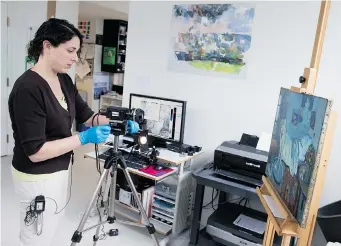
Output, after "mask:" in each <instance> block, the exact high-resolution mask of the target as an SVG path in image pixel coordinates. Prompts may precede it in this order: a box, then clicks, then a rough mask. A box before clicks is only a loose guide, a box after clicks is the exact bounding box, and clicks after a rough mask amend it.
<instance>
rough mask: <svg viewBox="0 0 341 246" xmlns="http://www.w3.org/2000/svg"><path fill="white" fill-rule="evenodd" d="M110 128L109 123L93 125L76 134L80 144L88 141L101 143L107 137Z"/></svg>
mask: <svg viewBox="0 0 341 246" xmlns="http://www.w3.org/2000/svg"><path fill="white" fill-rule="evenodd" d="M110 130H111V128H110V126H109V125H99V126H94V127H91V128H90V129H88V130H86V131H83V132H80V133H79V134H78V136H79V140H80V141H81V144H82V145H85V144H88V143H94V144H98V143H102V142H104V141H105V140H106V139H107V138H108V137H109V134H110Z"/></svg>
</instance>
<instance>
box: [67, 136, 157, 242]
mask: <svg viewBox="0 0 341 246" xmlns="http://www.w3.org/2000/svg"><path fill="white" fill-rule="evenodd" d="M118 138H119V135H114V147H113V148H112V149H111V154H110V156H109V157H107V159H106V160H105V163H104V171H103V173H102V174H101V177H100V180H99V182H98V184H97V187H96V189H95V192H94V194H93V196H92V198H91V201H90V203H89V205H88V207H87V209H86V211H85V213H84V215H83V217H82V219H81V221H80V223H79V225H78V228H77V230H76V231H75V232H74V234H73V236H72V239H71V241H72V243H71V246H75V245H76V243H79V242H80V241H81V239H82V233H83V232H86V231H88V230H90V229H93V228H95V227H97V230H96V234H95V235H94V237H93V240H94V244H93V245H94V246H95V245H96V244H97V242H98V239H99V237H98V235H99V232H100V228H99V227H100V226H101V225H103V224H105V223H107V222H108V223H109V224H113V223H114V222H115V220H116V218H115V193H116V179H117V166H118V165H120V166H121V168H122V170H123V173H124V175H125V177H126V179H127V182H128V185H129V186H130V188H131V190H132V193H133V196H134V198H135V201H136V203H137V205H138V209H139V210H140V212H141V214H142V217H143V220H144V221H145V223H146V225H142V224H138V223H133V222H125V221H118V220H117V221H118V222H120V223H122V224H128V225H134V226H138V227H144V226H145V227H146V228H147V230H148V232H149V234H150V235H151V237H152V239H153V240H154V241H155V246H159V242H158V241H157V239H156V236H155V234H154V233H155V228H154V225H153V224H151V223H150V221H149V219H148V217H147V214H146V212H145V210H144V209H143V206H142V203H141V200H140V199H139V197H138V193H137V191H136V188H135V186H134V183H133V181H132V179H131V177H130V174H129V172H128V171H127V164H126V161H125V159H124V158H123V157H122V154H121V152H120V151H118ZM110 169H111V171H112V172H111V173H110V176H111V177H112V178H111V183H109V182H106V188H105V191H104V202H103V203H104V204H106V203H107V202H109V209H108V219H107V221H102V220H101V211H100V214H99V217H100V218H99V223H98V224H97V225H95V226H92V227H89V228H87V229H84V226H85V223H86V221H87V219H88V217H89V214H90V211H91V209H92V207H93V206H94V203H95V200H96V197H97V195H98V192H99V191H100V190H101V187H102V183H103V181H104V179H105V177H108V174H109V172H110ZM109 184H110V188H109ZM109 190H110V199H109ZM103 207H104V205H103V204H102V206H101V208H102V209H101V210H102V211H103V210H104V208H103Z"/></svg>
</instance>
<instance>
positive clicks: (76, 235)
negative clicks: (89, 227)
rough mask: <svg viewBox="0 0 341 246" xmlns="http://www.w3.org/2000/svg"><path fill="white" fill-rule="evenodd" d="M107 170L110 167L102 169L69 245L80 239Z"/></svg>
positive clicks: (73, 245) (73, 244) (72, 245)
mask: <svg viewBox="0 0 341 246" xmlns="http://www.w3.org/2000/svg"><path fill="white" fill-rule="evenodd" d="M109 171H110V169H104V171H103V173H102V175H101V177H100V180H99V182H98V184H97V187H96V189H95V192H94V194H93V196H92V198H91V201H90V203H89V205H88V207H87V209H86V210H85V213H84V215H83V217H82V219H81V222H80V223H79V225H78V228H77V230H76V231H75V232H74V234H73V236H72V238H71V241H72V243H71V246H75V245H76V243H79V242H80V241H81V239H82V230H83V229H84V225H85V223H86V221H87V219H88V217H89V214H90V211H91V208H92V207H93V205H94V203H95V201H96V198H97V194H98V192H99V190H100V188H101V186H102V183H103V180H104V178H105V177H106V176H107V173H108V172H109Z"/></svg>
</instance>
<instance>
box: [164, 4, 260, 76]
mask: <svg viewBox="0 0 341 246" xmlns="http://www.w3.org/2000/svg"><path fill="white" fill-rule="evenodd" d="M254 15H255V8H254V7H253V5H251V4H246V3H238V4H190V5H174V6H173V10H172V27H171V47H170V51H169V52H170V53H169V62H168V68H169V70H171V71H175V72H184V73H195V74H201V75H212V74H213V75H222V76H226V75H231V76H236V77H243V76H244V75H245V72H246V68H247V57H248V51H249V49H250V47H251V30H252V24H253V19H254Z"/></svg>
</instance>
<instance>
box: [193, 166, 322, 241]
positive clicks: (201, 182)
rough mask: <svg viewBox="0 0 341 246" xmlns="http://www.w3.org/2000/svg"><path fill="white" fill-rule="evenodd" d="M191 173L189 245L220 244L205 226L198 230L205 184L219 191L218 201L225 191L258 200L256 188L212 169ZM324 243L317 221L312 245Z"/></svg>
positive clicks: (221, 199) (223, 196) (223, 198)
mask: <svg viewBox="0 0 341 246" xmlns="http://www.w3.org/2000/svg"><path fill="white" fill-rule="evenodd" d="M192 175H193V177H194V178H195V179H196V181H197V187H196V195H195V208H194V213H193V220H192V226H191V235H190V242H189V246H194V245H200V246H204V245H205V246H218V245H221V244H218V243H216V242H214V241H212V240H211V239H210V236H209V235H208V234H207V233H206V230H205V228H204V229H203V230H201V231H200V221H201V213H202V204H203V199H204V192H205V186H208V187H212V188H215V189H217V190H219V191H221V193H220V195H219V203H222V202H225V201H226V194H227V193H230V194H233V195H238V196H240V197H246V196H247V197H248V198H250V199H252V198H255V199H256V200H258V201H259V198H258V195H257V194H256V188H254V187H250V186H247V185H243V184H240V183H236V182H234V181H230V180H227V179H224V178H220V177H218V176H216V175H215V174H214V171H213V169H205V168H201V169H198V170H197V171H195V172H194V173H193V174H192ZM259 203H260V201H259ZM326 244H327V242H326V240H325V238H324V236H323V234H322V231H321V229H320V227H319V225H318V223H316V227H315V232H314V236H313V244H312V246H323V245H326Z"/></svg>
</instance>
